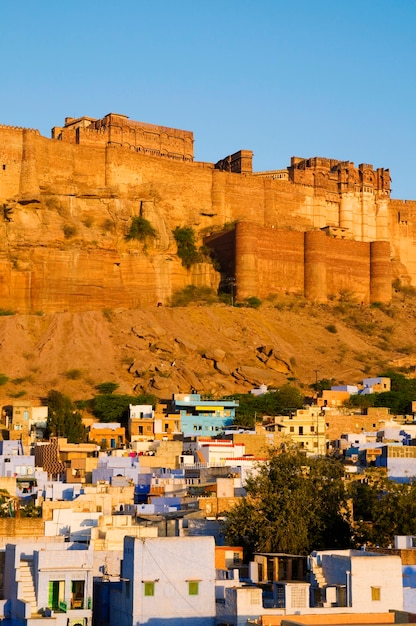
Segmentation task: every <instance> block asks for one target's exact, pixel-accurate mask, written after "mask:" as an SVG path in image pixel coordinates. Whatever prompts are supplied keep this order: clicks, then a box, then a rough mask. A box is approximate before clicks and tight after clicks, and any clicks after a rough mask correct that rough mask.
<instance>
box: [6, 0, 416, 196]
mask: <svg viewBox="0 0 416 626" xmlns="http://www.w3.org/2000/svg"><path fill="white" fill-rule="evenodd" d="M0 23H1V37H0V52H1V70H0V96H1V98H0V123H3V124H14V125H18V126H25V127H31V128H38V129H39V130H40V132H41V133H42V134H43V135H45V136H47V137H49V136H50V129H51V128H52V126H59V125H62V124H63V121H64V118H65V117H66V116H73V117H80V116H82V115H88V116H92V117H97V118H99V117H103V116H104V115H105V114H107V113H109V112H110V111H113V112H117V113H123V114H125V115H128V116H129V117H130V118H131V119H135V120H141V121H143V122H150V123H154V124H162V125H165V126H172V127H175V128H182V129H185V130H191V131H193V132H194V139H195V156H196V158H197V159H198V160H202V161H212V162H215V161H217V160H219V159H220V158H222V157H224V156H226V155H227V154H231V153H232V152H234V151H236V150H238V149H240V148H244V149H249V150H253V152H254V169H255V170H256V171H259V170H266V169H278V168H284V167H286V166H287V165H288V164H289V162H290V157H291V156H293V155H296V156H301V157H313V156H325V157H329V158H334V159H340V160H345V161H354V162H355V164H356V165H358V164H359V163H372V164H373V165H374V167H385V168H390V174H391V177H392V197H394V198H402V199H414V200H416V159H415V156H414V151H415V148H416V145H415V144H416V121H415V119H416V1H415V0H372V1H371V0H349V1H348V2H340V1H334V0H330V1H329V0H328V1H327V0H315V1H314V0H286V1H285V2H283V1H281V0H228V2H226V1H225V0H222V1H220V0H146V1H144V0H117V2H116V1H115V0H114V1H110V0H72V1H70V2H69V1H68V0H36V1H35V0H0Z"/></svg>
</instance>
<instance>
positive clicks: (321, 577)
mask: <svg viewBox="0 0 416 626" xmlns="http://www.w3.org/2000/svg"><path fill="white" fill-rule="evenodd" d="M310 564H311V574H312V580H313V579H315V580H314V582H315V584H316V585H317V586H318V587H320V588H321V589H323V588H324V587H326V586H327V585H328V581H327V579H326V578H325V574H324V570H323V569H322V566H321V565H318V561H317V559H315V558H314V557H311V560H310ZM311 582H312V581H311Z"/></svg>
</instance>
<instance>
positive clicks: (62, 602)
mask: <svg viewBox="0 0 416 626" xmlns="http://www.w3.org/2000/svg"><path fill="white" fill-rule="evenodd" d="M3 585H4V598H5V600H4V601H2V615H1V617H2V618H3V619H4V622H3V619H2V623H4V624H10V625H12V626H40V624H46V623H48V625H49V626H90V624H91V622H92V590H93V552H92V550H91V549H87V548H86V547H85V546H81V545H80V544H71V543H62V544H56V543H51V542H46V541H45V542H42V540H40V541H37V542H36V543H35V542H34V543H33V544H30V543H28V542H24V543H20V544H7V546H6V554H5V568H4V583H3Z"/></svg>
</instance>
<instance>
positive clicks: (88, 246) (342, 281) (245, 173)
mask: <svg viewBox="0 0 416 626" xmlns="http://www.w3.org/2000/svg"><path fill="white" fill-rule="evenodd" d="M136 216H141V217H143V218H145V219H146V220H148V221H149V222H150V224H151V225H152V227H153V229H154V230H155V232H156V237H154V238H153V239H152V240H151V241H147V242H146V243H145V244H144V243H143V242H140V241H134V240H128V239H127V238H126V234H127V232H128V230H129V228H130V225H131V221H132V218H133V217H136ZM415 216H416V201H404V200H395V199H392V198H391V197H390V172H389V170H388V169H383V168H377V169H374V168H373V166H372V165H370V164H360V165H358V167H356V166H355V165H354V163H352V162H350V161H338V160H334V159H328V158H321V157H315V158H308V159H303V158H298V157H292V159H291V161H290V165H289V166H288V167H286V168H284V169H273V170H270V171H266V172H255V171H253V154H252V152H251V151H250V150H240V151H238V152H236V153H234V154H231V155H228V156H225V157H222V158H220V159H219V160H218V162H217V163H206V162H200V161H195V159H194V138H193V133H192V132H191V131H185V130H179V129H174V128H167V127H164V126H157V125H153V124H146V123H142V122H137V121H132V120H130V119H129V118H128V117H127V116H125V115H120V114H116V113H110V114H108V115H106V116H105V117H103V118H102V119H95V118H91V117H82V118H77V119H74V118H70V117H68V118H66V119H65V123H64V125H63V126H61V127H57V126H56V127H54V128H53V129H52V134H51V138H46V137H43V136H42V135H41V134H40V133H39V131H37V130H33V129H26V128H20V127H14V126H4V125H0V228H1V231H2V232H1V235H2V237H1V247H0V307H3V308H10V309H13V310H18V311H21V312H33V311H45V312H53V311H63V310H68V311H83V310H88V309H96V308H106V307H109V308H111V307H126V308H135V307H140V306H147V305H155V304H157V303H167V302H168V301H169V298H170V296H171V295H172V293H173V292H174V291H176V290H178V289H182V288H183V287H185V286H186V285H188V284H195V285H200V286H202V285H204V286H210V287H213V288H215V289H217V288H218V286H219V284H220V282H221V281H223V283H227V281H228V282H232V284H233V285H235V295H236V297H237V298H238V299H244V298H247V297H250V296H257V297H259V298H265V297H267V296H269V295H271V294H275V293H287V292H289V293H297V294H300V295H303V296H305V297H306V298H309V299H312V300H315V301H318V302H326V301H327V300H328V299H330V298H331V299H332V298H336V297H339V295H340V294H342V293H343V292H345V291H348V292H350V293H352V294H354V295H355V296H356V297H357V299H359V301H360V302H364V303H370V302H389V301H390V299H391V292H392V280H393V279H397V280H400V281H401V283H402V284H405V285H416V244H415V241H416V229H415V225H416V219H415ZM178 226H180V227H182V226H187V227H191V228H192V229H193V231H194V232H195V235H196V238H197V242H198V245H202V244H204V245H206V246H208V247H209V248H211V249H212V250H213V251H214V252H215V256H216V259H217V263H216V264H215V267H214V266H213V264H212V263H210V262H208V261H204V262H200V263H196V264H194V265H192V266H191V267H190V268H187V267H184V266H183V265H182V264H181V260H180V258H179V257H178V255H177V247H176V242H175V239H174V235H173V231H174V230H175V228H177V227H178Z"/></svg>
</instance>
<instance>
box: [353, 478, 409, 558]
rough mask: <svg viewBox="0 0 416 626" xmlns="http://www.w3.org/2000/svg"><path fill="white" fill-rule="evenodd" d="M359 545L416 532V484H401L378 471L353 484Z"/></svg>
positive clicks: (386, 542)
mask: <svg viewBox="0 0 416 626" xmlns="http://www.w3.org/2000/svg"><path fill="white" fill-rule="evenodd" d="M349 494H350V497H351V501H352V504H353V522H354V534H355V543H356V544H364V543H366V544H368V545H370V546H382V547H385V548H387V547H388V546H389V545H392V544H393V541H394V536H395V535H415V534H416V484H415V483H397V482H395V481H392V480H390V479H388V478H387V476H385V474H383V473H382V472H380V471H378V470H375V471H373V472H369V476H368V480H367V482H365V483H359V482H353V483H352V484H351V485H350V486H349Z"/></svg>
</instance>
